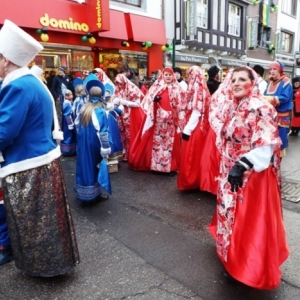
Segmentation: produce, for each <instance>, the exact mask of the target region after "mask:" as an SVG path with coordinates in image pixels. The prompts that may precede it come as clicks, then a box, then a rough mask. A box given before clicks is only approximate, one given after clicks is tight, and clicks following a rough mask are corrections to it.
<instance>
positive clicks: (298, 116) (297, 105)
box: [289, 77, 300, 136]
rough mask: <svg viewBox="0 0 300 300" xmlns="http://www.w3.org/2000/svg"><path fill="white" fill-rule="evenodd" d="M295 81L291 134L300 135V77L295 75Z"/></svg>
mask: <svg viewBox="0 0 300 300" xmlns="http://www.w3.org/2000/svg"><path fill="white" fill-rule="evenodd" d="M292 82H293V94H294V96H293V117H292V126H291V132H290V134H289V135H290V136H298V134H299V131H300V77H295V78H293V80H292Z"/></svg>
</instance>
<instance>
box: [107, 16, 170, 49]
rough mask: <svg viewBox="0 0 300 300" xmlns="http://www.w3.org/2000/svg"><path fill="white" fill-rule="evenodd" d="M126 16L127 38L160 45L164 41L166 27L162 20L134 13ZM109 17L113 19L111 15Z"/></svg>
mask: <svg viewBox="0 0 300 300" xmlns="http://www.w3.org/2000/svg"><path fill="white" fill-rule="evenodd" d="M128 17H129V19H130V26H129V27H130V28H128V29H129V30H128V34H129V38H132V39H133V40H134V41H137V42H147V41H150V42H151V43H153V44H161V45H164V44H165V43H166V41H167V39H166V29H165V23H164V21H163V20H159V19H153V18H147V17H144V16H139V15H134V14H128ZM110 19H111V20H114V18H112V17H111V18H110Z"/></svg>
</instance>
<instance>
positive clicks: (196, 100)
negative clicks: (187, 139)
mask: <svg viewBox="0 0 300 300" xmlns="http://www.w3.org/2000/svg"><path fill="white" fill-rule="evenodd" d="M187 77H188V88H187V91H186V101H187V111H192V110H193V109H197V110H198V111H199V112H200V113H201V119H202V122H201V127H202V128H201V129H203V128H206V125H208V124H206V125H204V124H203V121H206V122H207V121H208V109H209V103H210V99H211V96H210V92H209V90H208V88H207V85H206V81H205V78H204V75H203V72H202V70H201V67H199V66H191V67H189V68H188V70H187Z"/></svg>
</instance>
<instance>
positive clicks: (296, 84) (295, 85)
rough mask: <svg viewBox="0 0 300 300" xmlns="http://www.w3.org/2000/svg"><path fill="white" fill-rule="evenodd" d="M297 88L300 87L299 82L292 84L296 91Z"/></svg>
mask: <svg viewBox="0 0 300 300" xmlns="http://www.w3.org/2000/svg"><path fill="white" fill-rule="evenodd" d="M299 86H300V82H299V81H296V82H294V87H295V88H296V89H297V88H298V87H299Z"/></svg>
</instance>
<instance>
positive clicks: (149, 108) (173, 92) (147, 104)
mask: <svg viewBox="0 0 300 300" xmlns="http://www.w3.org/2000/svg"><path fill="white" fill-rule="evenodd" d="M165 72H169V73H171V74H173V76H172V82H171V83H169V84H167V83H166V82H165V80H164V77H163V74H164V73H165ZM165 89H168V93H169V98H170V104H171V107H172V110H173V113H174V114H173V115H174V122H175V126H177V127H179V128H180V130H181V131H182V130H183V128H184V125H185V109H186V97H185V91H184V90H183V88H182V87H181V86H180V84H179V83H178V81H177V79H176V77H175V74H174V72H173V70H172V69H171V68H164V69H163V70H162V72H161V74H160V75H159V77H158V78H157V79H156V80H155V82H154V83H153V84H152V86H151V87H150V89H149V90H148V92H147V94H146V96H145V97H144V100H143V102H142V104H141V107H142V108H143V109H144V111H145V112H146V113H147V116H148V117H150V119H151V120H152V121H153V120H154V105H153V103H154V102H153V100H154V97H155V96H156V95H157V94H160V93H161V92H162V91H163V90H165Z"/></svg>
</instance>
